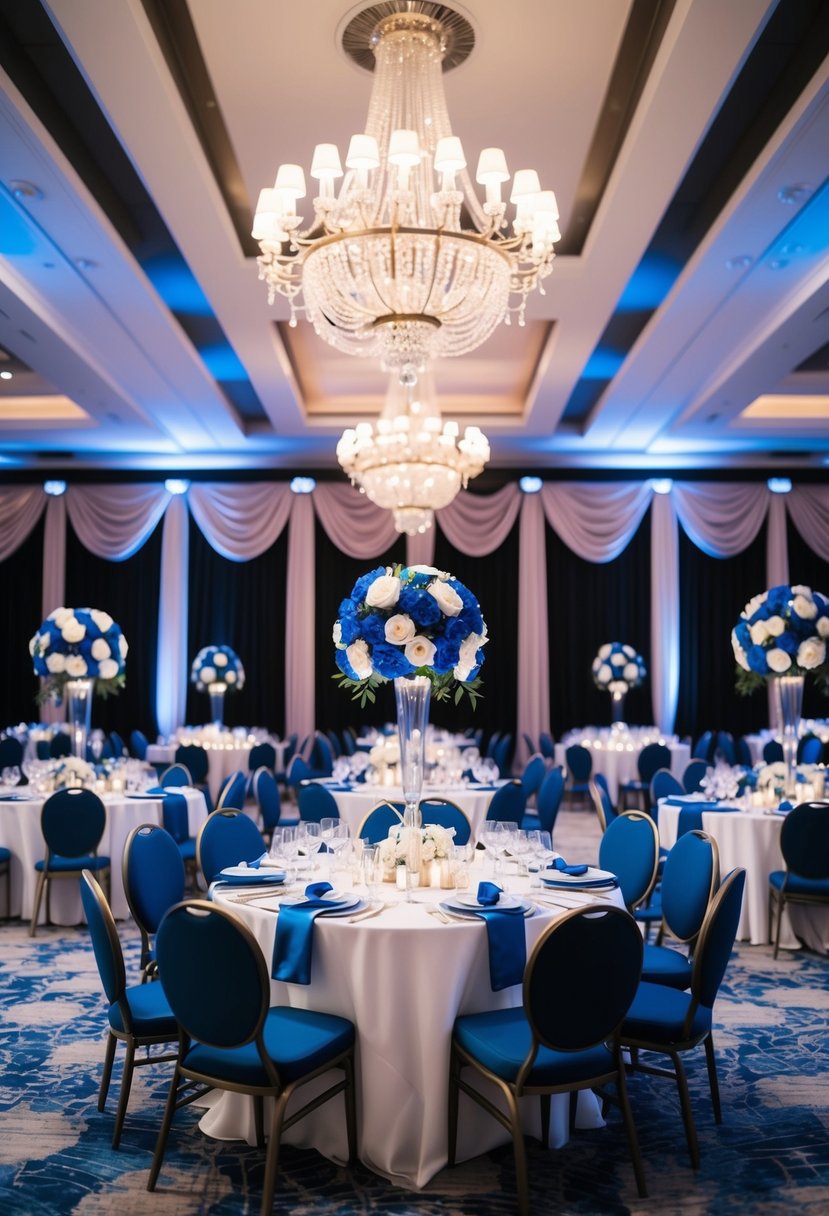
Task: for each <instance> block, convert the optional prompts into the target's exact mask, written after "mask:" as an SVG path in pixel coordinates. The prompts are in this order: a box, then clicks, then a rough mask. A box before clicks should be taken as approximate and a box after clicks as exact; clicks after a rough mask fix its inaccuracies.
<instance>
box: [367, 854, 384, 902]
mask: <svg viewBox="0 0 829 1216" xmlns="http://www.w3.org/2000/svg"><path fill="white" fill-rule="evenodd" d="M362 871H363V882H364V883H365V887H366V892H367V893H368V902H369V904H376V903H379V902H380V884H381V882H382V881H383V863H382V861H381V859H380V849H379V847H378V846H377V845H366V846H365V848H364V849H363V856H362Z"/></svg>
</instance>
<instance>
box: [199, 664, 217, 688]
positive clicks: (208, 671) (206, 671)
mask: <svg viewBox="0 0 829 1216" xmlns="http://www.w3.org/2000/svg"><path fill="white" fill-rule="evenodd" d="M199 679H200V680H201V681H202V683H204V684H215V682H216V668H215V667H202V669H201V671H200V672H199Z"/></svg>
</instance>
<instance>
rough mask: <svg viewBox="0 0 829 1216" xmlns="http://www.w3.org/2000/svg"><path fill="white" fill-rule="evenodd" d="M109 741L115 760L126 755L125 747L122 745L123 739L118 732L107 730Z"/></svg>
mask: <svg viewBox="0 0 829 1216" xmlns="http://www.w3.org/2000/svg"><path fill="white" fill-rule="evenodd" d="M109 742H110V746H111V747H112V755H113V758H114V759H115V760H120V759H121V757H122V756H126V754H127V749H126V748H125V747H124V740H123V739H122V738H121V736H120V735H119V734H118V731H117V730H111V731H110V732H109Z"/></svg>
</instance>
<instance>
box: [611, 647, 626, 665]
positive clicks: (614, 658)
mask: <svg viewBox="0 0 829 1216" xmlns="http://www.w3.org/2000/svg"><path fill="white" fill-rule="evenodd" d="M610 662H611V664H612V666H613V667H624V665H625V656H624V655H623V654H620V653H619V651H618V650H617V651H616V652H615V654H612V655H611V656H610Z"/></svg>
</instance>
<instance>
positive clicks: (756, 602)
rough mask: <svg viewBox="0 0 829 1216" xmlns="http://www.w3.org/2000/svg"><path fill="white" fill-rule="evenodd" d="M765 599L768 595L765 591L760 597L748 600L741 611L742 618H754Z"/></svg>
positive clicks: (756, 596)
mask: <svg viewBox="0 0 829 1216" xmlns="http://www.w3.org/2000/svg"><path fill="white" fill-rule="evenodd" d="M767 599H768V593H767V592H765V591H763V592H762V593H761V594H760V595H755V596H754V597H753V598H752V599H750V600H749V601H748V603H747V604H746V606H745V608H744V609H743V616H744V617H746V618H748V617H750V616H754V614H755V612H756V611H757V609H758V608H759V607H760V606H761V605H762V604H765V602H766V600H767Z"/></svg>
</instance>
